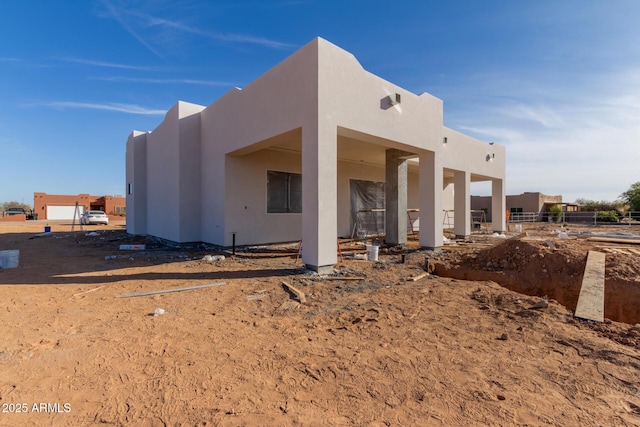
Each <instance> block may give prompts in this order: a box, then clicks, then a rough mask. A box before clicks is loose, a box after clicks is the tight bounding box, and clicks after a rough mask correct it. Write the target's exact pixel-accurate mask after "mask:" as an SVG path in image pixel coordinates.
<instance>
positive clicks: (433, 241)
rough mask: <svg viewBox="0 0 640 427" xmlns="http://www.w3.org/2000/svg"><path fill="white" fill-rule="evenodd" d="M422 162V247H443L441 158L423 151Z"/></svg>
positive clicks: (430, 152)
mask: <svg viewBox="0 0 640 427" xmlns="http://www.w3.org/2000/svg"><path fill="white" fill-rule="evenodd" d="M419 161H420V246H421V247H424V248H431V249H435V248H439V247H441V246H442V220H443V213H442V185H443V170H442V164H441V162H440V158H439V157H438V156H437V155H436V153H435V152H433V151H423V152H420V155H419Z"/></svg>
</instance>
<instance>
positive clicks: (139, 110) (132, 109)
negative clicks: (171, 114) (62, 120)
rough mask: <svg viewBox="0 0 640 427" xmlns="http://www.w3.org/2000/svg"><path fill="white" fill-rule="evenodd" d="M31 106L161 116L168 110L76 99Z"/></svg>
mask: <svg viewBox="0 0 640 427" xmlns="http://www.w3.org/2000/svg"><path fill="white" fill-rule="evenodd" d="M29 106H44V107H50V108H62V109H64V108H77V109H85V110H102V111H117V112H119V113H128V114H140V115H147V116H149V115H150V116H161V115H164V114H166V112H167V111H166V110H154V109H150V108H145V107H141V106H139V105H136V104H121V103H116V102H110V103H105V104H98V103H91V102H75V101H51V102H43V103H35V104H29Z"/></svg>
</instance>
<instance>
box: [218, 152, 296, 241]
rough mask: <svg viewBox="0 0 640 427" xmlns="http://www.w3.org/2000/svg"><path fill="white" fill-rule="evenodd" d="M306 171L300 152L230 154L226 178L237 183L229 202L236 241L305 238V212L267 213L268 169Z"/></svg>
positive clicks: (229, 228)
mask: <svg viewBox="0 0 640 427" xmlns="http://www.w3.org/2000/svg"><path fill="white" fill-rule="evenodd" d="M269 170H273V171H278V172H291V173H302V167H301V159H300V155H297V154H295V153H286V152H282V151H276V150H262V151H258V152H255V153H251V154H247V155H245V156H241V157H233V156H228V157H227V162H226V180H227V182H229V183H233V187H234V189H233V191H229V193H228V197H227V199H226V202H225V210H226V211H227V218H228V220H227V222H226V226H227V233H226V234H228V235H229V236H225V237H230V236H232V234H233V233H236V244H238V245H250V244H262V243H273V242H292V241H299V240H300V239H301V238H302V214H298V213H277V214H274V213H267V171H269Z"/></svg>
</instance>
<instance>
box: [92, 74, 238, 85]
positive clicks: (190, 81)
mask: <svg viewBox="0 0 640 427" xmlns="http://www.w3.org/2000/svg"><path fill="white" fill-rule="evenodd" d="M92 79H93V80H101V81H106V82H127V83H151V84H188V85H200V86H234V83H229V82H218V81H210V80H194V79H151V78H136V77H120V76H114V77H92Z"/></svg>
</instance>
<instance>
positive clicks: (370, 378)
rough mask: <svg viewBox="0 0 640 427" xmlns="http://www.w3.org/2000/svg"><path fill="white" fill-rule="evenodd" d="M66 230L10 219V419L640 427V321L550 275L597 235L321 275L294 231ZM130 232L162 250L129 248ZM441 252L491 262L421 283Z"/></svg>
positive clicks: (0, 311) (449, 268) (577, 264)
mask: <svg viewBox="0 0 640 427" xmlns="http://www.w3.org/2000/svg"><path fill="white" fill-rule="evenodd" d="M52 228H53V233H52V234H51V235H48V236H44V237H35V238H34V236H35V235H36V234H37V233H39V232H41V231H43V223H42V222H26V223H1V224H0V250H4V249H19V250H20V265H19V267H18V268H13V269H5V270H0V283H1V284H2V286H0V301H2V306H0V325H2V327H3V334H2V340H1V341H0V367H1V369H0V405H1V408H0V425H2V426H36V425H37V426H42V425H55V426H60V425H65V426H91V425H141V426H166V425H171V426H178V425H182V426H243V425H244V426H301V425H304V426H307V425H308V426H316V425H318V426H320V425H327V426H349V425H353V426H385V425H388V426H391V425H392V426H479V425H495V426H510V425H522V426H638V425H640V386H639V385H638V378H640V347H639V342H640V325H634V324H630V323H620V322H614V321H607V322H605V323H602V324H596V323H589V322H584V321H580V320H575V319H573V317H572V312H571V311H570V308H565V307H564V306H563V305H560V304H559V303H558V302H556V301H555V300H554V299H553V298H558V297H559V295H560V294H562V293H561V292H558V295H552V294H551V293H550V292H549V291H548V289H552V288H554V287H556V286H555V285H553V286H546V285H545V286H542V285H539V284H540V283H546V282H549V283H552V282H553V283H557V281H555V282H554V281H553V280H551V279H549V278H553V277H555V276H554V275H556V274H561V275H562V277H563V278H567V277H568V278H571V277H575V280H576V281H579V280H580V277H579V276H580V275H581V271H580V270H581V265H582V264H581V263H583V262H584V259H582V258H581V257H584V256H585V254H586V252H585V251H586V250H587V249H588V248H589V247H591V245H595V243H592V242H590V243H587V241H586V240H584V239H578V238H572V239H568V240H562V241H561V240H560V239H559V238H558V237H557V236H554V235H552V234H551V233H550V232H549V230H530V232H531V234H530V236H526V238H524V237H523V238H520V239H513V240H505V239H495V238H491V237H487V236H475V237H472V239H470V242H473V243H464V242H461V243H458V244H456V245H452V246H451V247H450V248H449V249H448V250H445V251H442V252H440V253H437V254H436V253H432V252H427V251H417V250H412V249H411V248H412V247H415V242H412V243H411V244H410V245H408V249H409V250H393V249H391V250H388V251H383V253H381V255H380V260H381V261H380V262H378V263H374V262H368V261H361V260H354V259H350V258H349V259H345V260H344V261H343V262H341V263H340V264H339V265H338V266H337V267H336V268H337V269H338V273H337V274H335V275H332V276H329V277H318V276H314V275H312V274H308V273H305V271H304V270H303V269H301V264H300V262H299V261H297V260H296V251H297V248H296V247H295V246H291V247H282V246H281V247H269V248H254V249H252V250H249V251H245V252H238V254H237V255H236V256H235V257H227V258H226V259H224V260H222V261H214V262H205V261H203V260H202V258H203V257H204V256H205V255H208V254H211V255H215V254H216V253H215V252H214V251H212V250H208V248H206V247H202V246H197V247H190V248H180V249H171V248H167V247H163V246H160V245H158V244H155V243H153V242H147V241H145V240H144V239H140V238H133V237H130V236H127V235H126V233H125V232H124V227H123V224H122V223H115V222H114V223H112V224H111V225H109V226H108V227H87V226H85V227H84V229H83V230H80V229H79V228H78V227H76V229H75V231H71V230H70V229H71V227H70V226H69V225H68V224H52ZM90 232H95V234H97V235H87V234H90ZM536 233H538V234H537V236H536ZM547 241H550V242H552V243H553V245H554V248H551V247H550V246H549V245H548V244H547V243H546V242H547ZM514 242H516V243H515V245H516V246H518V248H519V249H515V247H513V245H514ZM130 243H131V244H132V243H146V244H147V245H148V246H147V250H145V251H135V252H129V251H121V250H119V249H118V248H119V245H121V244H130ZM598 246H602V244H598ZM623 246H624V247H627V246H628V247H631V245H610V248H609V251H610V252H609V253H608V255H607V270H610V269H613V270H615V272H614V273H613V274H614V275H617V276H620V277H624V280H622V281H625V283H626V282H631V283H632V284H633V283H635V286H636V287H637V286H640V284H639V283H638V282H639V279H638V275H637V265H638V264H639V263H638V262H637V260H638V259H639V257H640V256H636V257H635V258H634V257H633V252H632V251H628V250H626V249H620V248H621V247H623ZM636 247H637V246H636ZM342 248H343V251H345V252H346V253H347V252H358V253H361V252H364V248H362V246H360V245H358V244H353V243H351V244H348V243H345V244H343V245H342ZM611 248H613V249H611ZM514 251H515V255H514ZM521 251H522V252H521ZM623 252H624V253H623ZM521 254H525V255H526V256H523V257H520V255H521ZM541 254H542V255H544V257H540V255H541ZM556 254H560V255H561V256H562V257H563V258H562V259H563V260H564V261H563V263H562V264H560V263H559V261H557V260H555V257H556ZM618 254H623V255H624V256H622V255H620V257H618ZM113 255H115V256H116V258H115V259H105V257H107V256H113ZM403 255H404V260H405V262H404V263H402V256H403ZM533 255H536V256H535V257H533ZM609 255H612V257H610V256H609ZM519 257H520V258H522V259H525V261H523V260H522V259H520V258H519ZM426 258H429V262H430V265H431V268H436V267H437V269H439V272H440V274H453V273H451V272H455V271H458V272H462V270H465V271H466V273H464V274H468V272H469V271H477V272H483V273H482V274H487V275H490V274H493V275H494V276H487V277H486V278H484V279H482V280H480V281H478V280H476V281H467V280H460V279H456V278H445V277H442V276H436V275H434V274H432V275H430V276H427V277H424V278H422V279H418V280H415V281H414V280H412V278H415V277H418V276H419V275H421V274H423V273H424V265H425V259H426ZM552 258H553V259H554V260H555V261H548V263H547V264H541V263H540V262H539V261H540V260H542V259H544V260H551V259H552ZM579 259H582V261H578V260H579ZM502 260H505V261H504V262H505V263H504V265H502V264H501V262H502ZM488 263H490V264H488ZM529 264H531V265H535V266H536V268H537V270H535V269H534V270H528V269H527V268H528V267H527V265H529ZM543 265H544V266H545V267H544V268H543ZM634 268H636V269H634ZM616 269H617V270H616ZM543 270H547V271H546V272H543ZM536 271H537V275H538V277H539V278H540V279H542V280H538V281H532V278H531V276H532V275H533V274H534V272H536ZM461 274H462V273H461ZM496 274H497V276H496ZM514 275H515V277H513V276H514ZM634 275H635V276H634ZM489 277H493V278H491V279H489ZM496 277H497V278H498V279H500V281H505V282H508V283H506V285H508V286H509V287H511V288H514V287H515V286H516V285H514V283H518V282H519V281H520V282H522V283H523V285H522V286H521V290H525V291H526V290H527V289H529V291H530V292H529V293H531V294H532V295H539V296H528V295H525V294H521V293H517V292H515V291H513V290H510V289H507V288H505V287H503V286H500V285H499V284H498V283H496V282H495V281H493V280H496V279H495V278H496ZM505 277H506V278H510V279H508V280H505ZM519 279H522V280H519ZM563 280H564V279H563ZM607 280H610V279H607ZM282 282H286V283H288V284H290V285H292V286H294V287H296V288H297V289H299V290H301V291H302V292H304V293H305V298H306V302H305V303H303V304H300V303H299V302H298V301H297V300H296V297H295V296H294V294H293V293H292V292H290V291H288V289H287V288H286V287H285V286H283V285H282ZM529 282H532V283H537V284H538V285H531V284H530V283H529ZM210 284H215V285H218V286H211V287H206V288H200V289H193V290H187V291H183V292H173V293H162V294H156V295H149V296H138V297H120V296H123V295H127V294H131V293H139V292H149V291H157V290H166V289H176V288H183V287H191V286H197V285H210ZM571 286H573V285H571ZM565 293H567V294H569V293H570V292H565ZM542 295H548V296H550V298H551V299H549V300H548V302H547V301H546V300H545V299H543V298H541V296H542ZM625 303H626V306H631V307H632V309H630V310H628V311H629V312H633V311H634V310H635V312H637V311H638V300H637V299H636V300H635V301H628V300H627V301H625ZM156 309H162V310H164V313H163V314H160V315H157V316H154V312H155V311H156ZM625 310H626V309H625ZM621 313H622V312H621ZM625 313H626V311H625ZM18 411H20V412H18Z"/></svg>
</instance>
